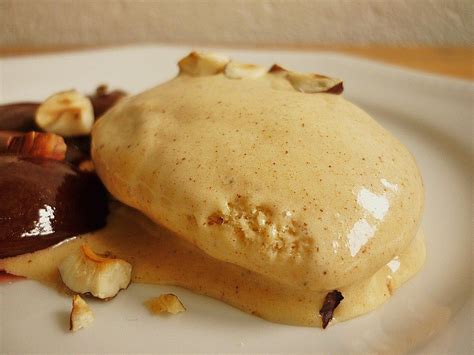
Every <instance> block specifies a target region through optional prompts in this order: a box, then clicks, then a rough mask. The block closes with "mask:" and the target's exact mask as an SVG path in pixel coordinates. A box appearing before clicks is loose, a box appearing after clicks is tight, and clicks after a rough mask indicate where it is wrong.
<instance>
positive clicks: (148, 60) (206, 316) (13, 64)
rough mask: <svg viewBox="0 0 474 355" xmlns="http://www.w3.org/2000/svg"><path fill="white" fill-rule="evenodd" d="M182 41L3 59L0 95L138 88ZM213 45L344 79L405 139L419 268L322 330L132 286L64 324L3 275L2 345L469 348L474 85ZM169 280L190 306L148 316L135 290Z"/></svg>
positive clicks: (60, 315)
mask: <svg viewBox="0 0 474 355" xmlns="http://www.w3.org/2000/svg"><path fill="white" fill-rule="evenodd" d="M188 51H189V49H188V48H179V47H162V46H148V47H129V48H120V49H110V50H103V51H89V52H81V53H73V54H66V55H63V54H61V55H45V56H39V57H26V58H12V59H2V60H0V83H1V91H0V101H1V102H10V101H16V100H30V99H31V100H42V99H44V98H45V97H46V96H48V95H49V94H51V93H53V92H55V91H59V90H64V89H68V88H77V89H79V90H83V91H87V92H90V91H92V90H93V89H94V88H95V87H96V85H97V84H99V83H108V84H110V86H111V87H112V88H115V87H119V88H124V89H127V90H129V91H130V92H132V93H136V92H139V91H141V90H143V89H146V88H148V87H151V86H153V85H155V84H157V83H160V82H162V81H164V80H166V79H168V78H171V77H172V76H173V75H174V74H175V73H176V70H177V69H176V61H177V59H178V58H180V57H181V56H183V55H184V54H186V53H187V52H188ZM220 51H221V52H225V53H228V54H230V55H231V56H233V57H234V58H237V59H240V60H242V61H248V62H256V63H262V64H266V65H270V64H272V63H274V62H275V61H277V62H279V63H281V64H283V65H285V66H286V67H290V68H293V69H296V70H300V71H313V72H314V71H316V72H320V73H324V74H328V75H332V76H336V77H341V78H344V81H345V87H346V91H345V96H346V97H347V98H349V99H351V100H352V101H354V102H356V103H357V104H359V105H360V106H362V107H363V108H365V109H366V110H368V111H369V112H370V113H371V114H372V115H373V116H374V117H375V118H376V119H377V120H379V121H380V122H381V124H382V125H384V126H385V127H387V128H388V129H389V130H390V131H391V132H393V134H395V135H396V136H397V137H398V138H399V139H400V140H401V141H402V142H403V143H405V144H406V145H407V146H408V147H409V149H410V150H411V151H412V152H413V153H414V155H415V156H416V158H417V160H418V163H419V165H420V168H421V170H422V173H423V176H424V179H425V183H426V211H425V215H424V220H423V227H424V229H425V231H426V235H427V261H426V265H425V267H424V269H423V270H422V271H421V272H420V273H419V274H418V275H417V276H416V277H415V278H414V279H412V280H411V281H410V282H409V283H408V284H406V285H405V286H404V287H402V288H401V289H399V290H398V291H397V293H396V294H395V296H394V297H393V298H392V299H391V300H390V301H389V302H387V303H386V304H385V305H384V306H383V307H380V308H379V309H378V310H376V311H375V312H372V313H370V314H368V315H366V316H363V317H360V318H357V319H354V320H352V321H349V322H345V323H341V324H337V325H335V326H332V327H329V328H328V329H327V330H325V331H321V330H319V329H313V328H304V327H293V326H285V325H279V324H272V323H269V322H266V321H263V320H261V319H259V318H256V317H253V316H250V315H247V314H245V313H242V312H240V311H238V310H236V309H233V308H232V307H230V306H227V305H225V304H223V303H221V302H219V301H216V300H213V299H211V298H207V297H203V296H198V295H194V294H192V293H191V292H188V291H186V290H183V289H177V288H173V287H165V286H150V285H133V286H131V287H130V289H128V290H127V291H126V292H123V293H121V294H120V295H119V296H118V297H117V298H116V299H114V300H113V301H112V302H108V303H99V302H93V304H92V306H93V308H94V310H95V313H96V322H95V323H94V325H93V327H92V328H90V329H87V330H84V331H80V332H78V333H76V334H69V332H68V331H67V327H68V312H69V307H70V300H69V299H68V298H66V297H64V296H62V295H60V294H58V293H56V292H55V291H53V290H50V289H48V288H46V287H43V286H41V285H39V284H37V283H35V282H33V281H21V282H15V283H13V284H11V285H8V284H3V285H1V286H0V303H1V304H0V317H1V323H0V327H1V330H0V352H19V353H24V352H58V351H59V352H105V351H107V352H167V353H169V352H205V353H210V352H260V353H261V352H292V353H294V352H311V353H329V352H330V353H333V354H335V353H348V352H350V353H385V352H389V353H393V352H396V353H405V352H414V353H430V354H433V353H451V354H454V353H457V354H462V353H466V354H467V353H470V352H471V351H472V334H471V330H472V309H473V303H472V299H473V297H472V278H471V276H472V260H471V258H472V254H471V252H472V245H471V243H472V240H471V217H472V214H471V196H472V195H471V185H470V184H471V168H472V165H471V164H472V130H471V129H472V112H473V111H472V104H471V101H472V98H473V95H472V94H473V86H472V84H471V83H470V82H467V81H462V80H454V79H448V78H442V77H438V76H434V75H428V74H420V73H417V72H413V71H408V70H402V69H398V68H395V67H390V66H385V65H381V64H378V63H375V62H370V61H366V60H361V59H356V58H352V57H347V56H342V55H338V54H330V53H311V52H303V53H302V52H281V51H278V52H277V51H246V50H241V51H236V50H223V49H221V50H220ZM0 196H1V195H0ZM0 203H1V202H0ZM171 290H172V291H173V292H175V293H176V294H178V295H179V296H180V297H181V298H182V299H183V301H184V303H185V304H186V305H187V307H188V312H186V313H184V314H182V315H179V316H175V317H169V318H160V317H151V316H149V314H148V313H147V310H146V309H145V307H143V305H142V303H143V301H144V300H146V299H147V298H148V297H151V296H154V295H156V294H158V293H160V292H165V291H171Z"/></svg>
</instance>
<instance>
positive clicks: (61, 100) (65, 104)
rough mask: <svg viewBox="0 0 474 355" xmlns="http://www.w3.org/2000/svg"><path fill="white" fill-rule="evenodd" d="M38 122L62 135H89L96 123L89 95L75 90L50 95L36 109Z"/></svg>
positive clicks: (45, 128) (50, 130)
mask: <svg viewBox="0 0 474 355" xmlns="http://www.w3.org/2000/svg"><path fill="white" fill-rule="evenodd" d="M35 121H36V124H37V125H38V126H39V127H40V128H41V129H43V130H45V131H46V132H52V133H56V134H59V135H61V136H66V137H68V136H81V135H87V134H89V133H90V132H91V130H92V125H93V124H94V110H93V107H92V103H91V101H90V99H89V98H88V97H87V96H84V95H82V94H80V93H79V92H77V91H75V90H70V91H63V92H60V93H57V94H55V95H53V96H50V97H49V98H47V99H46V101H44V102H43V103H42V104H41V105H40V106H39V107H38V110H37V111H36V116H35Z"/></svg>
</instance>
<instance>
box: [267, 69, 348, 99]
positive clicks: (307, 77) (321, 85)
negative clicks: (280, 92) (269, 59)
mask: <svg viewBox="0 0 474 355" xmlns="http://www.w3.org/2000/svg"><path fill="white" fill-rule="evenodd" d="M268 72H269V73H270V74H273V75H278V76H283V77H285V78H286V79H287V80H288V81H289V82H290V84H291V86H293V88H294V89H295V90H297V91H300V92H304V93H308V94H313V93H322V92H325V93H331V94H340V93H342V92H343V91H344V86H343V82H342V80H341V79H336V78H330V77H327V76H324V75H319V74H312V73H298V72H295V71H291V70H287V69H285V68H283V67H281V66H279V65H278V64H273V66H272V67H271V68H270V69H269V70H268Z"/></svg>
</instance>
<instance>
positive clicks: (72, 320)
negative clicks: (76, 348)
mask: <svg viewBox="0 0 474 355" xmlns="http://www.w3.org/2000/svg"><path fill="white" fill-rule="evenodd" d="M92 322H94V313H92V309H91V308H90V307H89V305H88V304H87V303H86V301H84V300H83V299H82V298H81V296H79V295H74V296H72V310H71V315H70V317H69V330H71V331H73V332H76V331H78V330H79V329H82V328H87V327H89V326H90V325H91V324H92Z"/></svg>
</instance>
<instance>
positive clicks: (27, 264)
mask: <svg viewBox="0 0 474 355" xmlns="http://www.w3.org/2000/svg"><path fill="white" fill-rule="evenodd" d="M83 243H86V244H88V245H89V246H90V247H91V248H92V249H93V250H94V251H95V252H97V253H103V254H112V255H115V256H117V257H119V258H122V259H124V260H126V261H128V262H130V263H131V264H132V266H133V271H132V279H133V282H137V283H151V284H166V285H177V286H182V287H185V288H187V289H190V290H192V291H194V292H196V293H199V294H204V295H208V296H211V297H214V298H216V299H219V300H222V301H224V302H226V303H228V304H230V305H232V306H234V307H237V308H239V309H241V310H243V311H245V312H247V313H251V314H254V315H257V316H259V317H262V318H265V319H267V320H270V321H273V322H279V323H286V324H296V325H306V326H316V327H320V326H321V318H320V316H319V313H318V311H319V309H320V308H321V305H322V302H323V300H324V297H325V296H326V294H327V292H326V291H325V292H312V291H309V290H307V289H302V288H291V287H287V286H286V285H283V284H281V283H279V282H277V281H274V280H272V279H270V278H267V277H264V276H262V275H259V274H257V273H254V272H251V271H249V270H245V269H243V268H241V267H239V266H236V265H232V264H229V263H226V262H223V261H219V260H216V259H214V258H212V257H210V256H209V255H206V254H205V253H203V252H202V251H201V250H199V249H198V248H196V247H195V246H193V245H192V244H190V243H188V242H186V241H184V240H182V239H181V238H178V237H176V236H175V235H173V234H172V233H170V232H169V231H167V230H166V229H164V228H162V227H159V226H157V225H155V224H154V223H153V222H151V221H150V220H149V219H148V218H146V217H145V216H143V215H142V214H141V213H138V212H137V211H134V210H132V209H130V208H128V207H126V206H123V205H120V204H116V205H115V206H112V208H111V214H110V216H109V219H108V224H107V227H106V228H104V229H102V230H99V231H96V232H94V233H90V234H87V235H84V236H81V237H78V238H74V239H71V240H68V241H67V242H63V243H61V244H59V245H57V246H54V247H51V248H48V249H45V250H40V251H38V252H35V253H32V254H25V255H20V256H18V257H13V258H8V259H3V260H1V259H0V270H1V269H4V270H7V271H8V272H10V273H13V274H16V275H22V276H26V277H28V278H30V279H34V280H39V281H41V282H43V283H46V284H48V285H50V286H53V287H56V288H58V289H60V290H63V291H66V288H65V286H64V285H63V283H62V281H61V278H60V275H59V272H58V268H57V267H58V265H59V263H60V262H61V261H62V259H63V258H64V257H66V256H67V255H69V254H70V253H72V252H74V251H75V250H77V249H79V248H80V246H81V245H82V244H83ZM424 258H425V249H424V241H423V234H422V233H421V232H419V233H418V235H417V237H416V238H415V239H414V241H413V242H412V243H411V244H410V245H409V247H407V248H406V250H404V251H403V252H402V253H401V254H400V255H398V256H397V257H396V258H394V259H393V260H392V261H391V262H390V263H389V264H388V265H384V266H383V267H382V268H381V269H380V270H378V271H377V272H376V273H375V274H374V275H371V276H370V277H367V278H366V279H363V280H362V281H360V282H357V283H354V284H352V285H349V286H346V287H343V288H341V289H339V291H341V292H342V294H343V296H344V300H343V301H342V302H341V304H340V305H339V306H338V307H337V308H336V310H335V320H333V322H335V321H336V320H337V321H343V320H346V319H349V318H353V317H355V316H357V315H360V314H363V313H366V312H368V311H370V310H372V309H374V308H376V307H377V306H379V305H380V304H381V303H383V302H385V301H386V300H387V299H388V298H390V296H391V295H392V293H393V292H394V291H395V289H396V288H398V287H399V286H400V285H401V284H402V283H404V282H405V281H406V280H408V279H409V278H410V277H412V276H413V275H414V274H415V273H416V272H417V271H418V270H419V269H420V268H421V266H422V264H423V261H424ZM123 292H126V291H123ZM124 296H126V295H124ZM178 296H179V294H178Z"/></svg>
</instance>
